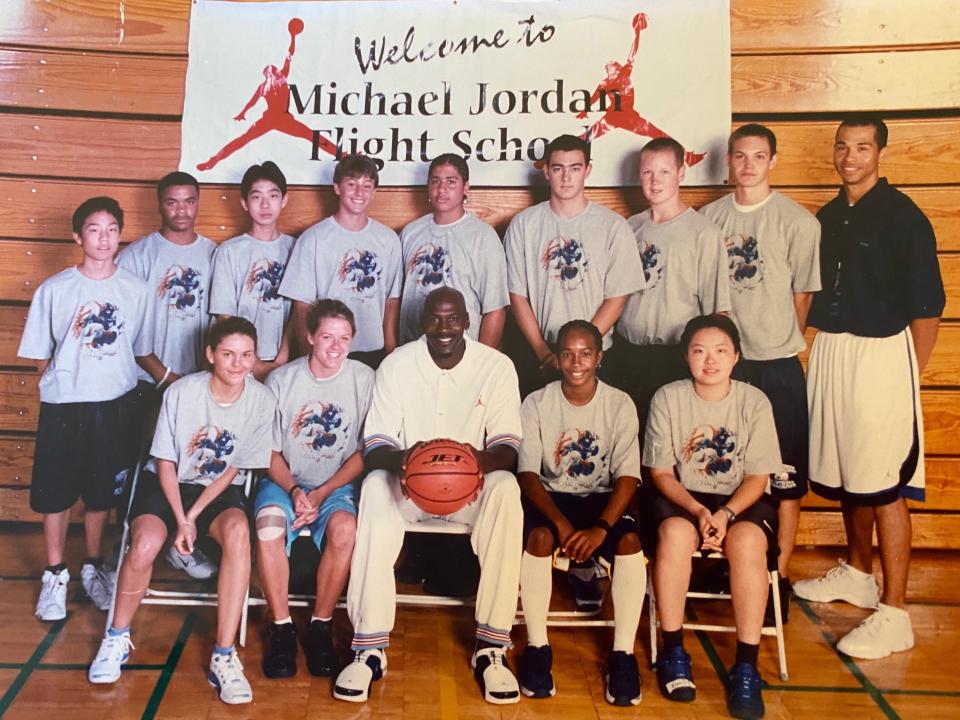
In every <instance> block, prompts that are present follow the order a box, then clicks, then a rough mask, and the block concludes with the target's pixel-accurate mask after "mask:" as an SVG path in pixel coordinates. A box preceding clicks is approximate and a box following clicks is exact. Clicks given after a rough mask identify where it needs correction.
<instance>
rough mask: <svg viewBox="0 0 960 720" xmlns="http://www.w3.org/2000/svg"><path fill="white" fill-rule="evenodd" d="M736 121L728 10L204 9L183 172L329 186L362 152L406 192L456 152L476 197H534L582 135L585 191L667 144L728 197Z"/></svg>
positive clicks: (689, 0)
mask: <svg viewBox="0 0 960 720" xmlns="http://www.w3.org/2000/svg"><path fill="white" fill-rule="evenodd" d="M730 112H731V111H730V19H729V0H710V2H703V0H645V1H644V2H638V1H637V0H632V1H627V0H605V2H602V3H586V2H581V1H579V0H540V1H537V0H522V1H517V2H513V1H511V0H455V1H454V0H382V1H369V2H367V1H357V0H350V1H346V0H344V1H340V0H329V1H328V2H229V1H227V0H195V1H194V3H193V7H192V11H191V17H190V43H189V61H188V64H187V76H186V90H185V98H184V108H183V123H182V142H181V157H180V169H181V170H184V171H186V172H190V173H193V174H194V175H196V176H197V177H198V179H200V181H201V182H212V183H236V182H239V181H240V178H241V177H242V176H243V172H244V171H245V170H246V169H247V168H248V167H249V166H250V165H252V164H255V163H261V162H264V161H266V160H273V161H274V162H276V163H277V164H278V165H279V166H280V168H281V169H282V170H283V171H284V173H285V174H286V176H287V178H288V181H289V182H290V183H291V184H305V185H312V184H322V185H329V184H331V183H332V181H333V171H334V167H335V165H336V160H337V159H338V158H339V157H341V156H342V155H343V154H345V153H351V152H360V153H363V154H365V155H369V156H370V157H371V158H373V159H374V160H375V161H376V162H377V164H378V165H379V166H380V167H381V170H380V183H381V184H382V185H394V186H409V185H421V184H423V183H425V182H426V178H427V169H428V165H429V162H430V160H431V159H432V158H434V157H436V156H437V155H439V154H441V153H445V152H453V153H457V154H458V155H463V156H464V157H466V158H467V160H468V162H469V163H470V175H471V176H470V180H471V182H472V183H473V184H475V185H493V186H526V185H529V184H531V183H532V182H537V181H538V180H539V179H542V169H541V168H542V162H541V161H542V159H543V154H544V149H545V147H546V144H547V142H549V140H550V139H552V138H553V137H556V136H557V135H561V134H564V133H569V134H571V135H577V136H582V137H584V138H587V139H589V141H590V143H591V154H592V162H593V170H592V173H591V175H590V177H589V180H588V184H589V185H590V186H593V187H616V186H625V185H626V186H630V185H638V184H639V172H638V167H637V164H638V159H639V151H640V148H642V147H643V146H644V144H646V143H647V142H648V141H649V140H650V139H652V138H655V137H661V136H670V137H673V138H675V139H676V140H678V141H679V142H680V143H681V144H682V145H683V146H684V148H685V149H686V151H687V154H686V165H687V168H686V178H685V180H684V184H685V185H716V184H722V183H723V181H724V179H725V178H726V175H727V172H726V167H725V164H724V153H725V149H726V139H727V136H728V134H729V132H730V122H731V118H730Z"/></svg>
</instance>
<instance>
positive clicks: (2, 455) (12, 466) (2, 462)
mask: <svg viewBox="0 0 960 720" xmlns="http://www.w3.org/2000/svg"><path fill="white" fill-rule="evenodd" d="M34 446H35V443H34V441H33V438H25V437H9V436H3V435H0V485H16V486H21V487H25V486H28V485H29V484H30V473H31V471H32V469H33V451H34Z"/></svg>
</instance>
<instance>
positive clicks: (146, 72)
mask: <svg viewBox="0 0 960 720" xmlns="http://www.w3.org/2000/svg"><path fill="white" fill-rule="evenodd" d="M185 72H186V62H185V61H184V60H182V59H179V58H162V57H143V56H131V55H120V54H109V55H107V54H101V53H80V52H66V51H52V50H4V49H0V105H11V106H13V107H17V108H30V109H39V110H49V109H56V110H67V111H83V112H103V113H127V114H129V113H137V114H142V115H168V116H170V117H172V118H176V119H179V118H180V115H181V114H183V91H184V85H183V81H184V75H185Z"/></svg>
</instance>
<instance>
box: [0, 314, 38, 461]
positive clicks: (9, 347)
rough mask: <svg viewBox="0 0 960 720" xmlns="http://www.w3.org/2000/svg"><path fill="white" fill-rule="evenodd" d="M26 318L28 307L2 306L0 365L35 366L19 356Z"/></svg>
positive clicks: (0, 318)
mask: <svg viewBox="0 0 960 720" xmlns="http://www.w3.org/2000/svg"><path fill="white" fill-rule="evenodd" d="M26 320H27V308H25V307H10V306H0V365H4V366H8V367H9V366H14V365H22V366H25V367H33V361H31V360H22V359H20V358H18V357H17V348H18V347H20V336H21V335H23V326H24V324H25V323H26ZM2 464H3V453H2V450H0V465H2Z"/></svg>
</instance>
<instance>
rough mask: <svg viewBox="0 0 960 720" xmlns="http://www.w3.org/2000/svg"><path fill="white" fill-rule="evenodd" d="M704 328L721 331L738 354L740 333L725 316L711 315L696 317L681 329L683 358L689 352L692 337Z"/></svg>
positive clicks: (734, 324) (735, 325) (733, 323)
mask: <svg viewBox="0 0 960 720" xmlns="http://www.w3.org/2000/svg"><path fill="white" fill-rule="evenodd" d="M706 328H716V329H717V330H719V331H721V332H722V333H723V334H725V335H726V336H727V337H729V338H730V342H732V343H733V349H734V350H736V351H737V354H739V353H740V331H739V330H737V324H736V323H735V322H734V321H733V320H731V319H730V318H729V317H728V316H726V315H720V314H719V313H713V314H712V315H698V316H697V317H695V318H692V319H691V320H690V322H688V323H687V326H686V327H685V328H683V334H682V335H681V336H680V352H682V353H683V356H684V357H686V356H687V351H689V350H690V342H691V341H692V340H693V336H694V335H696V334H697V333H698V332H700V331H701V330H705V329H706Z"/></svg>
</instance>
